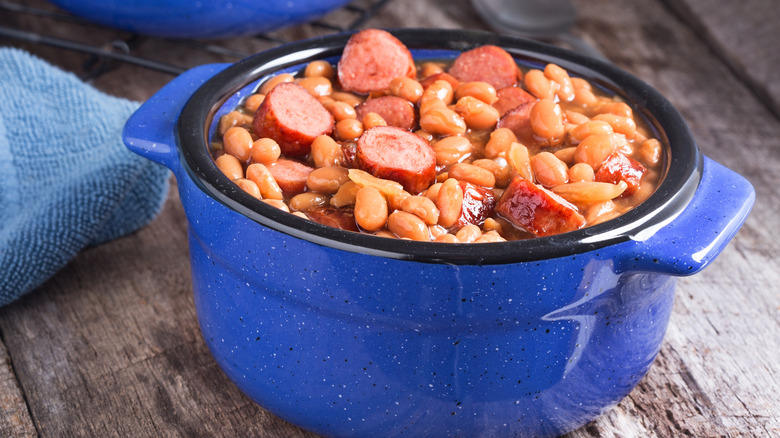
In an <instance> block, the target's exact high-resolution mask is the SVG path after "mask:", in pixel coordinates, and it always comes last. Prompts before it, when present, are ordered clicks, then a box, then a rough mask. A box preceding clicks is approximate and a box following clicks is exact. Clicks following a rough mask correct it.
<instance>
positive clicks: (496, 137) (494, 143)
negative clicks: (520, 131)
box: [484, 128, 517, 158]
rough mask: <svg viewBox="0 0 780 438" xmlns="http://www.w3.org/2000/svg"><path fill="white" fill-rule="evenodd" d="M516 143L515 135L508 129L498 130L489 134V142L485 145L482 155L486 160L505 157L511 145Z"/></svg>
mask: <svg viewBox="0 0 780 438" xmlns="http://www.w3.org/2000/svg"><path fill="white" fill-rule="evenodd" d="M515 142H517V137H516V136H515V133H514V132H512V130H511V129H509V128H498V129H496V130H495V131H493V132H491V133H490V140H488V142H487V143H486V144H485V149H484V154H485V156H486V157H488V158H496V157H498V156H502V155H506V154H507V153H508V152H509V148H510V147H511V146H512V143H515Z"/></svg>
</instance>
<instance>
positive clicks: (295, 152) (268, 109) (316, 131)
mask: <svg viewBox="0 0 780 438" xmlns="http://www.w3.org/2000/svg"><path fill="white" fill-rule="evenodd" d="M253 125H254V129H255V134H257V135H258V136H259V137H268V138H272V139H274V140H275V141H276V142H277V143H278V144H279V148H280V149H281V150H282V153H283V154H286V155H292V156H304V155H306V154H308V153H309V151H310V150H311V143H312V142H313V141H314V139H315V138H317V136H319V135H323V134H325V135H328V134H330V133H331V132H332V131H333V115H331V113H330V111H328V110H327V109H325V107H324V106H323V105H322V104H321V103H320V102H319V101H318V100H317V99H316V98H315V97H314V96H312V95H311V94H310V93H309V92H308V91H306V89H305V88H303V87H302V86H300V85H298V84H295V83H293V82H285V83H281V84H279V85H276V86H275V87H274V88H273V89H271V91H270V92H269V93H268V94H267V95H266V96H265V100H263V103H262V104H261V105H260V107H259V108H258V109H257V112H256V113H255V117H254V121H253Z"/></svg>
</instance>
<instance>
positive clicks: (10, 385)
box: [0, 340, 38, 437]
mask: <svg viewBox="0 0 780 438" xmlns="http://www.w3.org/2000/svg"><path fill="white" fill-rule="evenodd" d="M37 435H38V433H37V432H36V431H35V425H34V424H33V422H32V419H30V413H29V411H28V410H27V403H26V402H25V400H24V395H23V394H22V390H21V388H19V381H18V380H17V379H16V375H15V374H14V370H13V367H12V366H11V358H10V357H9V356H8V349H6V348H5V343H3V341H2V340H0V436H8V437H11V436H13V437H32V436H37Z"/></svg>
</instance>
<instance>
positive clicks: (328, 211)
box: [305, 206, 360, 231]
mask: <svg viewBox="0 0 780 438" xmlns="http://www.w3.org/2000/svg"><path fill="white" fill-rule="evenodd" d="M305 213H306V216H308V217H309V219H311V220H313V221H314V222H317V223H320V224H322V225H327V226H329V227H334V228H339V229H341V230H347V231H360V230H358V226H357V224H356V223H355V211H354V210H353V209H352V208H335V207H330V206H318V207H312V208H309V209H306V211H305Z"/></svg>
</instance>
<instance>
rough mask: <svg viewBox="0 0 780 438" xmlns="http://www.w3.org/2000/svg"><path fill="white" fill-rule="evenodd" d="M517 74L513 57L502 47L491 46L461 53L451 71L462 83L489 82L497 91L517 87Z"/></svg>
mask: <svg viewBox="0 0 780 438" xmlns="http://www.w3.org/2000/svg"><path fill="white" fill-rule="evenodd" d="M517 72H518V68H517V64H516V63H515V60H514V58H512V55H510V54H509V53H508V52H507V51H506V50H504V49H502V48H501V47H498V46H490V45H488V46H481V47H477V48H476V49H471V50H469V51H466V52H463V53H461V54H460V55H458V57H457V58H455V61H454V62H453V63H452V67H450V70H449V73H450V74H451V75H453V76H455V78H456V79H457V80H459V81H461V82H475V81H482V82H487V83H488V84H490V85H492V86H494V87H495V88H496V90H500V89H502V88H505V87H511V86H512V85H515V83H516V82H517Z"/></svg>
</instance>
